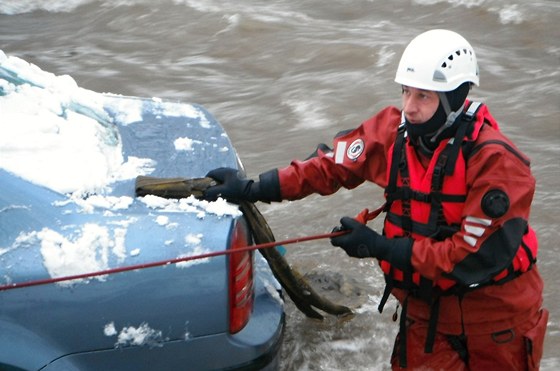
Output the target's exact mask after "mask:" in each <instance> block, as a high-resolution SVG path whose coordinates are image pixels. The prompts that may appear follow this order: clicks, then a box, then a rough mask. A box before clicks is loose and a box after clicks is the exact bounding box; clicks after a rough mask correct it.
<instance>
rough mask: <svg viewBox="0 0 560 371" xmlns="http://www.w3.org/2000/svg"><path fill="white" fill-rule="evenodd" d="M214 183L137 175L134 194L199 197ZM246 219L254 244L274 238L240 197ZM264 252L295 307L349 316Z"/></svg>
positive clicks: (274, 255) (281, 259)
mask: <svg viewBox="0 0 560 371" xmlns="http://www.w3.org/2000/svg"><path fill="white" fill-rule="evenodd" d="M215 184H216V181H215V180H213V179H212V178H195V179H185V178H154V177H146V176H139V177H137V178H136V189H135V190H136V195H137V196H146V195H155V196H159V197H164V198H184V197H189V196H191V195H192V196H194V197H196V198H202V196H203V194H204V190H206V189H207V188H208V187H211V186H213V185H215ZM239 206H240V208H241V211H242V212H243V214H244V216H245V219H246V220H247V222H248V224H249V227H250V228H251V232H252V234H253V239H254V241H255V243H256V244H262V243H270V242H274V241H275V239H274V234H273V233H272V230H271V229H270V227H269V225H268V223H267V222H266V220H265V218H264V217H263V215H262V214H261V213H260V211H259V210H258V209H257V207H256V206H255V205H254V204H253V203H251V202H246V201H242V202H241V203H240V204H239ZM259 251H260V252H261V254H262V255H263V256H264V258H265V259H266V261H267V262H268V265H269V266H270V269H271V270H272V273H273V274H274V276H275V277H276V279H277V280H278V282H280V284H281V285H282V288H283V289H284V290H285V292H286V293H287V294H288V296H289V297H290V299H292V301H293V302H294V304H295V305H296V307H297V308H298V309H299V310H300V311H301V312H302V313H304V314H305V315H306V316H307V317H310V318H315V319H321V320H322V319H323V315H322V314H321V313H319V312H318V311H317V309H318V310H321V311H323V312H325V313H328V314H331V315H334V316H348V315H351V314H352V310H351V309H350V308H348V307H346V306H343V305H338V304H334V303H332V302H331V301H330V300H328V299H326V298H324V297H322V296H320V295H319V294H318V293H317V292H316V291H315V290H314V289H313V288H312V287H311V286H310V285H309V284H308V283H307V282H306V281H305V279H304V278H303V276H302V275H301V274H300V273H299V272H298V271H297V270H295V269H294V268H292V267H291V266H290V265H289V264H288V262H287V260H286V259H285V258H284V257H283V256H282V255H281V254H280V253H279V252H278V250H276V249H274V248H264V249H259Z"/></svg>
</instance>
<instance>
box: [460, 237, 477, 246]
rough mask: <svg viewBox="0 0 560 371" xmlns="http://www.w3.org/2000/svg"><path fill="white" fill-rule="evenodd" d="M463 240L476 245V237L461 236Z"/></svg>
mask: <svg viewBox="0 0 560 371" xmlns="http://www.w3.org/2000/svg"><path fill="white" fill-rule="evenodd" d="M463 240H465V242H466V243H468V244H469V245H471V246H472V247H474V246H475V245H476V241H477V240H476V238H474V237H471V236H467V235H464V236H463Z"/></svg>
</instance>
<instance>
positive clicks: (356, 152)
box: [346, 139, 365, 161]
mask: <svg viewBox="0 0 560 371" xmlns="http://www.w3.org/2000/svg"><path fill="white" fill-rule="evenodd" d="M364 148H365V145H364V141H363V140H362V139H356V140H355V141H353V142H352V144H350V146H349V147H348V150H347V151H346V156H347V157H348V158H349V159H350V160H352V161H356V159H357V158H358V157H360V155H361V154H362V152H364Z"/></svg>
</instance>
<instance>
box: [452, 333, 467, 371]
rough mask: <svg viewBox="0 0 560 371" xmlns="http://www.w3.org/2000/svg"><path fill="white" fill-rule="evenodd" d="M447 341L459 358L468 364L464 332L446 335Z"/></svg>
mask: <svg viewBox="0 0 560 371" xmlns="http://www.w3.org/2000/svg"><path fill="white" fill-rule="evenodd" d="M447 341H448V342H449V344H450V345H451V348H453V350H455V351H456V352H457V353H458V354H459V358H461V360H462V361H463V362H464V363H465V365H467V366H468V365H469V351H468V348H467V337H466V336H465V335H464V334H461V335H447Z"/></svg>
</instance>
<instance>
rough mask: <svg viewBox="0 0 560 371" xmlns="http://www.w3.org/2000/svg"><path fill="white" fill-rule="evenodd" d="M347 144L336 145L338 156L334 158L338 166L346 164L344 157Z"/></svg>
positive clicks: (339, 143)
mask: <svg viewBox="0 0 560 371" xmlns="http://www.w3.org/2000/svg"><path fill="white" fill-rule="evenodd" d="M346 145H347V143H346V142H338V143H337V144H336V155H335V157H334V162H335V163H337V164H342V163H343V162H344V155H345V154H346Z"/></svg>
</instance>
